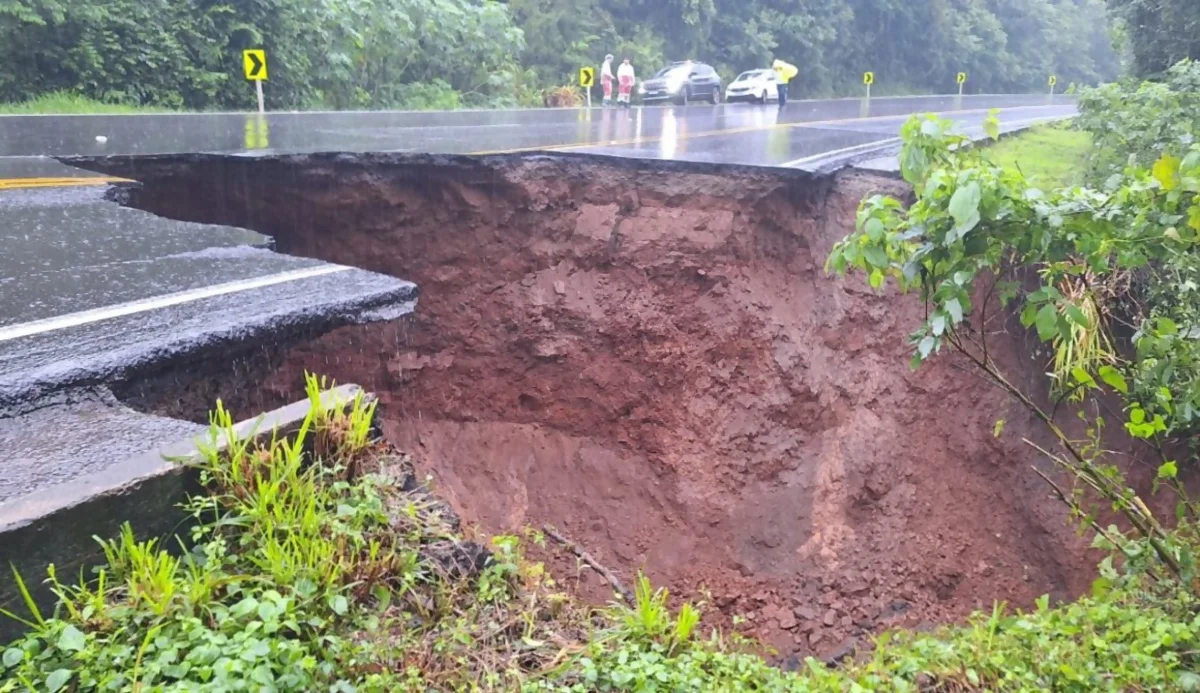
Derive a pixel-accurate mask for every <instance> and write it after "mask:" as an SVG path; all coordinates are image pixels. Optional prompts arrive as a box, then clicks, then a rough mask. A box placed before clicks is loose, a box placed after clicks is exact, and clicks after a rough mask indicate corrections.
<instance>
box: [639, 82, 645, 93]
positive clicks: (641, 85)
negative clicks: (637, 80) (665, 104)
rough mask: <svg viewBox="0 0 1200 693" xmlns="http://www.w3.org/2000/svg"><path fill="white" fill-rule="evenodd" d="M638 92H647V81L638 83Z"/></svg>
mask: <svg viewBox="0 0 1200 693" xmlns="http://www.w3.org/2000/svg"><path fill="white" fill-rule="evenodd" d="M638 93H639V94H645V93H646V83H645V82H643V83H641V84H639V85H638Z"/></svg>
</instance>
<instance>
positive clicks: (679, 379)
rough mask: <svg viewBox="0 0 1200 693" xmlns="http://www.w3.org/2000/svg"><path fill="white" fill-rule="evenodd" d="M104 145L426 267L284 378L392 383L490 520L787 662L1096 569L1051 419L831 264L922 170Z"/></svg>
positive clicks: (425, 468) (387, 386)
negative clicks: (1000, 425)
mask: <svg viewBox="0 0 1200 693" xmlns="http://www.w3.org/2000/svg"><path fill="white" fill-rule="evenodd" d="M104 166H105V167H106V170H110V171H113V172H115V173H119V174H126V175H129V174H133V175H136V176H137V177H138V178H140V179H141V180H143V181H146V182H147V186H146V187H145V188H144V189H143V190H141V191H133V193H132V199H131V204H133V205H135V206H139V207H142V208H144V209H149V210H151V211H154V212H157V213H160V214H164V215H167V216H173V217H177V218H184V219H189V220H194V221H204V222H216V223H230V224H237V225H241V226H248V227H252V228H254V229H257V230H260V231H263V232H265V233H270V234H272V235H274V236H275V238H276V240H277V243H278V250H279V251H280V252H284V253H291V254H296V255H303V256H311V257H319V258H323V259H326V260H330V261H333V262H338V263H343V264H348V265H355V266H358V267H363V268H367V269H370V270H375V271H379V272H385V273H388V274H393V275H396V276H399V277H403V278H406V279H410V280H413V281H415V282H416V283H417V284H418V286H419V287H420V289H421V298H420V303H419V305H418V309H417V311H416V313H415V315H414V316H411V317H409V318H406V319H403V320H399V321H394V322H390V323H381V324H373V325H368V326H359V327H348V328H343V329H341V330H338V331H336V332H333V333H331V334H328V335H325V336H324V337H320V338H317V339H314V340H312V341H309V342H306V343H303V344H299V345H292V346H288V347H286V348H284V347H283V346H280V347H279V348H278V349H277V350H276V352H277V353H273V354H271V355H270V356H269V357H267V356H262V355H261V354H260V356H259V357H257V358H259V361H260V363H258V365H257V366H256V367H260V368H261V367H266V368H267V369H268V370H269V371H270V374H269V376H267V377H266V379H265V381H264V382H262V383H261V386H262V392H263V393H266V394H265V395H263V396H265V397H277V398H278V399H289V398H293V397H294V396H295V393H296V388H297V385H298V384H299V383H300V382H301V375H300V374H301V371H302V370H304V369H310V370H313V371H315V372H318V373H325V374H328V375H329V376H330V377H333V378H336V379H337V380H338V381H340V382H356V383H358V384H360V385H362V386H364V387H366V388H369V389H372V390H374V391H375V392H377V393H378V394H379V395H380V397H381V401H382V416H383V421H384V423H383V428H384V431H385V432H386V435H387V436H388V438H389V439H390V440H391V441H392V442H393V443H395V444H396V445H397V446H399V447H400V448H401V449H404V450H409V451H412V452H413V453H414V455H415V457H416V460H417V464H418V465H419V468H420V470H421V471H422V472H423V473H425V474H429V475H431V476H432V477H433V478H434V479H435V482H436V484H437V487H438V489H439V491H440V492H441V493H442V494H444V495H445V496H446V497H447V498H448V499H449V500H450V502H451V503H452V504H453V506H454V507H455V508H456V509H457V510H458V511H459V512H460V513H461V515H462V516H463V518H464V519H465V520H467V521H468V522H471V523H477V524H478V526H479V527H480V528H481V529H482V530H484V531H486V532H492V533H499V532H515V531H519V530H520V529H521V528H523V527H526V526H541V525H542V524H543V523H549V524H552V525H553V526H555V527H557V528H559V529H560V530H562V531H563V533H565V534H566V535H567V536H569V537H570V538H571V539H573V540H575V541H576V542H578V543H579V544H581V545H582V546H583V547H584V548H586V549H587V550H588V551H590V552H591V553H592V554H593V555H594V556H595V557H596V558H597V559H599V560H600V561H601V562H602V563H604V564H605V565H607V566H608V567H610V568H613V569H614V570H616V571H617V572H618V573H619V574H621V575H622V576H623V577H624V579H626V580H630V579H631V577H632V576H633V574H634V572H635V571H636V570H638V569H639V568H644V569H645V570H646V571H647V573H648V574H649V575H650V576H651V578H652V579H653V580H654V581H655V582H656V583H658V584H662V585H668V586H670V587H671V588H672V591H673V592H674V593H677V594H682V595H683V596H686V597H688V598H693V599H699V598H708V597H711V600H712V602H714V603H715V605H716V606H717V607H719V609H720V612H721V614H724V616H725V619H724V622H725V623H729V617H731V616H732V615H733V614H740V615H741V616H742V617H744V622H741V621H739V626H738V627H739V629H740V630H742V631H743V632H746V633H749V634H752V635H755V636H758V637H760V638H762V639H763V640H764V641H765V642H767V643H769V644H771V645H773V646H774V647H776V648H778V650H779V651H780V652H781V653H783V654H788V653H800V654H808V653H814V654H818V655H828V654H830V653H833V652H836V651H838V650H841V649H843V648H844V647H845V646H846V645H848V644H849V643H852V642H853V639H854V638H856V637H860V636H862V635H863V634H865V633H870V632H876V631H879V630H881V629H883V628H886V627H890V626H894V625H907V626H925V625H928V624H932V623H936V622H941V621H945V620H949V619H954V618H959V617H962V616H963V615H965V614H966V613H968V612H969V611H971V610H973V609H977V608H981V607H982V608H990V606H991V604H992V602H993V600H994V599H1000V600H1007V601H1009V602H1010V603H1015V604H1018V605H1028V604H1030V603H1032V601H1033V600H1034V599H1035V598H1036V597H1037V596H1038V595H1041V594H1044V593H1049V594H1051V595H1052V596H1053V597H1055V598H1067V597H1070V596H1072V595H1075V594H1077V593H1079V592H1081V591H1082V590H1083V589H1085V588H1086V586H1087V584H1088V581H1089V580H1090V577H1091V570H1090V568H1089V566H1090V565H1091V562H1090V561H1089V559H1088V557H1087V556H1085V555H1084V552H1083V549H1082V548H1081V546H1080V544H1079V542H1078V540H1077V539H1076V538H1075V536H1074V534H1073V532H1072V531H1071V529H1070V528H1069V527H1068V526H1067V525H1066V524H1065V523H1064V522H1063V515H1064V513H1063V512H1062V510H1061V509H1060V508H1059V507H1058V506H1057V505H1056V504H1055V502H1054V501H1053V500H1051V499H1050V498H1049V497H1048V496H1047V494H1046V489H1045V488H1043V487H1042V486H1041V485H1040V484H1039V483H1038V482H1037V480H1036V478H1035V477H1034V475H1033V474H1031V473H1030V472H1029V470H1028V466H1029V464H1030V463H1031V462H1032V461H1033V457H1032V456H1031V455H1030V453H1029V451H1028V450H1027V449H1026V448H1025V447H1024V446H1023V445H1022V444H1021V442H1020V440H1021V438H1022V437H1023V436H1030V435H1036V427H1035V426H1034V425H1033V423H1032V422H1031V421H1030V420H1029V419H1028V417H1027V416H1025V415H1024V414H1023V412H1022V411H1021V410H1019V409H1018V408H1017V407H1016V406H1015V405H1013V404H1012V403H1010V402H1009V401H1007V400H1006V399H1005V398H1004V397H1003V396H1001V395H1000V394H999V393H998V392H997V391H995V390H993V389H990V388H989V387H988V386H986V385H985V384H984V383H983V382H982V381H980V380H979V379H977V378H976V377H974V376H973V375H972V374H971V373H970V372H969V371H968V370H966V369H963V368H959V367H957V364H955V363H954V362H953V361H952V360H950V359H942V360H940V361H939V362H937V363H936V364H934V365H933V366H930V367H927V368H924V369H922V370H920V371H919V372H916V373H912V372H910V371H909V369H908V365H907V362H908V348H907V345H906V335H907V333H908V331H909V330H910V329H911V328H912V327H913V326H914V325H915V324H916V321H917V320H918V318H919V316H920V310H921V307H920V306H919V305H918V301H916V300H915V298H913V297H901V296H897V295H895V294H893V293H890V292H889V293H887V294H885V295H876V294H874V293H873V292H871V291H870V290H869V289H867V288H866V286H865V284H864V283H863V282H862V280H861V279H860V278H852V279H850V280H848V281H840V280H835V279H832V278H830V277H828V276H826V274H825V273H824V271H823V268H822V264H823V261H824V258H825V257H826V255H827V253H828V251H829V249H830V247H831V246H832V244H833V243H834V242H835V241H836V240H837V239H839V238H841V237H842V236H843V235H844V234H846V233H847V232H848V231H850V230H851V228H852V225H853V219H854V211H855V207H856V205H857V203H858V201H859V199H861V198H862V196H863V195H864V194H867V193H870V192H874V191H883V192H890V193H896V194H903V189H902V188H901V187H900V184H899V183H897V182H895V181H891V180H888V179H883V178H871V177H865V176H862V175H857V174H853V175H843V176H841V177H840V178H838V179H828V178H826V179H819V178H813V177H811V176H809V175H807V174H804V173H801V172H775V171H767V170H761V169H750V168H730V167H701V166H697V165H668V164H661V163H659V164H655V163H641V162H621V161H607V160H597V159H584V158H564V157H553V158H551V157H544V156H527V157H493V158H488V159H483V160H479V159H475V160H470V159H462V158H429V157H425V158H401V157H393V156H362V157H350V156H309V157H283V158H265V159H259V160H247V159H235V158H221V157H191V158H187V159H170V158H163V159H158V160H151V161H146V160H142V161H139V162H138V164H137V166H136V168H130V166H129V165H128V164H122V163H120V162H112V161H109V162H106V163H105V164H104ZM997 341H1000V342H1002V343H1001V344H1000V345H998V346H996V347H994V348H996V349H999V350H1001V351H1006V352H1007V354H1008V355H1007V357H1006V358H1007V359H1008V360H1009V361H1010V362H1012V363H1014V364H1018V365H1019V364H1020V363H1022V360H1021V359H1020V358H1018V356H1019V354H1021V353H1025V352H1024V349H1025V348H1026V345H1024V344H1021V343H1019V342H1018V338H1017V337H1012V338H1009V339H1008V340H1007V341H1004V340H1001V339H1000V338H997ZM1020 367H1021V368H1023V369H1024V377H1027V378H1033V377H1036V373H1037V369H1036V368H1034V367H1032V366H1030V365H1028V364H1026V365H1023V366H1020ZM222 387H225V388H226V389H227V388H228V384H226V385H220V384H213V385H211V387H208V388H207V389H204V390H203V392H202V393H201V394H202V395H203V396H204V397H206V398H207V397H209V396H212V395H214V394H224V395H225V396H226V399H227V400H228V399H229V397H230V393H228V392H223V391H222V390H221V388H222ZM242 390H243V395H244V391H245V390H246V388H245V386H244V381H243V388H242ZM244 399H245V397H244V396H243V400H244ZM253 404H254V402H247V403H246V405H247V406H251V405H253ZM160 408H161V407H160ZM997 419H1006V420H1007V425H1006V427H1005V430H1004V434H1003V435H1002V436H1001V437H1000V438H999V439H997V438H996V437H994V436H993V425H994V422H995V421H996V420H997ZM555 551H556V550H555V548H554V547H553V546H550V547H548V548H547V550H546V551H545V552H544V553H542V554H541V555H550V554H553V555H555V556H557V558H555V563H554V566H555V567H556V568H557V569H558V571H559V574H560V575H561V576H562V577H563V578H564V579H567V581H568V582H569V583H571V584H572V585H575V586H577V587H578V588H579V589H581V590H582V591H583V592H584V593H585V594H586V595H588V596H590V597H591V598H595V599H600V600H603V599H606V598H609V597H610V596H611V592H610V591H608V589H607V587H606V586H605V585H604V584H603V583H602V581H601V580H600V579H599V578H598V576H595V575H594V574H590V573H589V572H588V571H586V570H583V571H580V570H577V567H576V564H575V562H574V560H573V558H566V557H563V556H562V554H561V553H555ZM576 575H579V576H580V578H579V580H578V581H577V580H576V579H575V576H576ZM718 620H720V618H719V617H718Z"/></svg>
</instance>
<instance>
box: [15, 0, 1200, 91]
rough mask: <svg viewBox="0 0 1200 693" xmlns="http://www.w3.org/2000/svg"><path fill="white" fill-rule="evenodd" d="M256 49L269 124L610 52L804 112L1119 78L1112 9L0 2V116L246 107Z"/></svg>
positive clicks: (670, 2) (420, 0)
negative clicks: (748, 72) (902, 97)
mask: <svg viewBox="0 0 1200 693" xmlns="http://www.w3.org/2000/svg"><path fill="white" fill-rule="evenodd" d="M1115 1H1116V0H1114V2H1115ZM1122 1H1124V0H1122ZM1132 1H1133V0H1130V2H1132ZM1137 1H1138V2H1142V3H1152V2H1158V3H1167V2H1170V1H1174V2H1176V3H1177V4H1179V5H1180V7H1182V6H1183V5H1184V4H1187V3H1188V2H1189V1H1190V0H1137ZM1181 11H1182V10H1181ZM1129 33H1130V35H1133V34H1134V32H1129ZM1191 33H1192V35H1194V34H1195V32H1191ZM1192 40H1193V41H1194V40H1195V39H1194V38H1192ZM1134 44H1135V47H1136V46H1137V45H1138V44H1137V43H1136V41H1135V42H1134ZM258 46H262V47H265V48H266V49H267V51H268V53H269V60H270V74H271V80H270V83H269V85H268V92H267V93H268V101H269V104H270V106H271V107H273V108H314V107H326V108H386V107H442V108H450V107H457V106H476V105H501V106H502V105H515V104H523V105H534V104H540V102H541V90H543V89H545V88H547V87H551V86H555V85H562V84H566V83H569V82H570V81H571V80H572V79H573V78H574V75H575V74H576V71H577V69H578V68H579V67H580V66H582V65H585V64H590V65H595V64H597V63H599V61H600V59H601V58H602V56H603V55H604V54H605V53H615V54H620V55H621V56H622V57H625V56H628V57H630V58H632V59H633V61H634V63H635V64H636V65H637V66H638V67H639V69H640V70H641V72H642V74H646V73H647V72H649V71H651V70H654V69H656V68H657V67H658V66H659V65H660V63H662V62H663V61H666V60H678V59H683V58H694V59H701V60H706V61H709V62H711V63H712V64H714V65H715V66H717V67H718V69H719V70H720V71H721V72H722V73H723V74H724V75H725V76H726V78H729V77H732V76H733V75H734V74H736V73H737V72H740V71H742V70H745V69H749V68H754V67H762V66H765V65H767V64H769V63H770V59H771V58H772V57H773V56H776V55H778V56H780V57H783V58H785V59H787V60H788V61H789V62H792V63H795V64H796V65H798V66H800V67H801V74H800V77H799V78H798V82H797V83H796V84H795V85H794V87H793V89H794V91H795V92H796V93H798V94H801V95H809V96H820V95H831V94H839V93H840V94H845V93H851V92H853V91H854V90H855V89H856V88H857V87H858V84H859V81H860V76H861V73H862V72H863V71H865V70H873V71H874V72H875V73H876V75H877V83H876V84H877V86H876V90H877V92H879V93H888V92H893V93H901V92H904V93H909V92H918V93H919V92H946V91H950V90H952V89H953V88H954V74H955V73H956V72H958V71H966V72H969V73H970V75H971V79H970V82H969V83H968V90H969V91H990V92H1014V91H1030V90H1036V89H1041V88H1043V87H1044V86H1045V84H1046V77H1047V76H1048V75H1049V74H1051V73H1054V74H1057V75H1058V76H1059V79H1060V81H1061V82H1062V83H1063V84H1064V85H1065V84H1067V83H1070V82H1078V83H1095V82H1099V81H1103V80H1107V79H1111V78H1113V77H1115V76H1116V74H1117V71H1118V67H1119V64H1118V59H1117V57H1116V54H1115V53H1114V52H1113V50H1112V47H1111V42H1110V39H1109V36H1108V24H1107V20H1106V16H1105V7H1104V0H506V1H502V0H0V65H2V66H3V67H2V68H0V99H3V100H7V101H19V100H23V99H27V98H30V97H34V96H37V95H39V94H43V93H46V92H49V91H54V90H69V91H74V92H79V93H82V94H84V95H86V96H90V97H92V98H98V99H101V100H106V101H121V102H129V103H138V104H154V105H160V106H168V107H186V108H239V107H246V106H249V105H251V104H252V103H253V90H252V89H249V88H248V87H247V85H246V84H245V82H244V81H243V80H242V78H241V74H240V72H241V59H240V53H241V51H242V49H244V48H247V47H258ZM1164 50H1166V49H1164ZM1171 50H1173V49H1171Z"/></svg>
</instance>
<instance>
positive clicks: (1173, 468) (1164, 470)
mask: <svg viewBox="0 0 1200 693" xmlns="http://www.w3.org/2000/svg"><path fill="white" fill-rule="evenodd" d="M1178 475H1179V466H1178V465H1176V464H1175V463H1174V462H1164V463H1163V464H1162V466H1160V467H1159V468H1158V478H1159V479H1174V478H1175V477H1176V476H1178Z"/></svg>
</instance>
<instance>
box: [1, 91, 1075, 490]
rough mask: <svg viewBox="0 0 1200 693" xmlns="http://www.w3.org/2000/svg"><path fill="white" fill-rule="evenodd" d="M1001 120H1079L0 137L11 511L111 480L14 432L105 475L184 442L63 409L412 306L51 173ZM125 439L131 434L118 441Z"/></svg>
mask: <svg viewBox="0 0 1200 693" xmlns="http://www.w3.org/2000/svg"><path fill="white" fill-rule="evenodd" d="M996 107H998V108H1002V109H1004V110H1003V111H1002V112H1001V119H1002V121H1004V122H1007V123H1010V124H1011V123H1027V122H1032V121H1036V120H1039V119H1050V118H1061V117H1065V116H1069V115H1071V114H1072V113H1073V112H1074V106H1073V105H1072V104H1070V103H1062V104H1056V105H1049V104H1047V103H1046V97H1045V96H1024V97H1011V96H1010V97H966V98H965V99H963V100H962V101H961V102H960V101H958V100H956V99H954V98H952V97H944V98H928V99H875V100H873V101H872V102H871V104H870V107H869V108H867V107H866V105H865V104H863V103H862V102H860V101H856V100H840V101H823V102H804V101H798V102H792V103H791V104H789V106H788V107H787V108H786V109H783V110H780V109H778V108H776V107H774V106H754V105H741V104H739V105H722V106H691V107H687V108H683V107H665V108H634V109H630V110H618V109H593V110H546V109H541V110H525V111H487V112H454V113H435V114H429V113H304V114H282V113H272V114H269V115H267V116H265V117H261V116H258V115H245V114H201V115H161V116H160V115H146V116H73V117H24V116H3V117H0V248H2V249H3V252H0V424H4V425H0V456H3V457H5V458H6V459H8V460H9V461H10V464H21V462H20V460H25V463H24V464H25V465H26V472H25V473H19V474H18V473H14V474H12V475H11V478H12V479H14V480H16V479H19V480H20V481H18V482H14V483H15V486H13V487H12V488H7V489H6V488H3V485H0V502H2V501H3V500H4V498H5V497H10V496H13V495H19V494H20V493H22V492H23V491H24V490H27V489H29V488H32V487H34V486H36V485H37V484H39V483H43V482H46V481H48V480H61V479H63V478H69V477H70V475H71V473H72V471H71V470H72V469H76V468H84V467H89V468H92V467H95V466H96V465H97V464H100V465H102V464H103V463H104V461H103V460H100V461H95V460H93V461H91V462H86V463H85V462H84V461H83V458H84V457H86V456H87V455H86V454H85V453H83V452H80V451H79V450H78V449H77V448H79V447H80V446H79V445H74V444H72V445H71V446H68V447H70V448H71V453H70V455H67V456H66V457H68V458H70V460H75V462H72V461H67V462H64V461H63V460H64V455H51V456H50V457H51V458H53V459H46V456H45V455H42V456H39V455H37V454H34V452H33V451H31V450H30V449H29V441H30V440H34V438H31V437H22V436H16V435H14V434H12V432H13V431H19V430H21V428H22V426H24V423H21V422H22V421H27V422H28V423H29V425H30V426H35V427H40V428H39V430H42V431H43V433H45V432H46V431H47V428H46V426H47V425H46V424H45V422H46V421H54V422H55V423H54V425H53V427H54V428H58V429H60V430H64V431H65V430H72V431H76V432H78V431H89V433H87V434H82V439H84V440H91V441H93V443H94V444H93V445H92V448H93V449H97V447H99V448H101V449H104V450H105V452H104V454H107V455H110V456H111V455H112V451H113V450H126V449H127V448H129V445H130V444H129V443H128V442H127V441H128V440H132V439H134V438H137V439H146V438H148V437H150V438H152V437H153V435H151V434H149V433H148V431H152V430H157V431H160V432H161V433H162V434H163V435H171V434H173V433H174V432H176V431H177V430H182V429H178V427H177V426H175V425H174V424H171V423H167V422H158V421H151V420H149V419H140V420H139V421H137V422H132V420H131V419H130V418H129V414H130V413H129V412H127V411H123V412H117V411H115V410H112V409H111V407H112V406H113V405H112V403H111V402H109V401H108V400H107V399H105V397H104V396H103V392H102V391H100V392H99V394H96V391H94V390H84V391H83V392H87V393H89V394H87V395H86V396H80V397H75V398H74V399H71V400H70V401H67V402H63V401H61V398H62V396H63V394H62V393H64V392H75V391H77V390H75V389H74V388H81V387H82V388H95V387H96V386H100V385H103V384H104V383H110V382H114V381H117V380H121V379H123V378H127V377H130V376H135V377H136V375H137V374H138V373H140V372H144V371H145V370H148V369H153V368H155V367H158V366H161V364H163V363H167V362H173V361H175V360H177V359H180V358H182V357H184V356H186V355H190V354H194V353H196V352H197V351H198V350H204V349H221V348H224V347H225V346H226V345H229V344H233V343H236V342H239V341H244V340H248V339H259V338H262V337H261V336H262V335H274V334H281V333H284V332H287V331H289V330H312V329H320V328H322V327H328V326H332V325H335V324H344V323H347V322H354V321H361V320H369V319H375V318H379V317H382V316H389V315H399V314H402V313H403V312H405V311H408V310H411V309H412V307H413V304H414V301H415V299H416V291H415V288H414V287H413V286H412V285H411V284H409V283H407V282H404V281H401V280H398V279H394V278H391V277H384V276H380V275H375V274H371V273H368V272H363V271H360V270H356V269H352V268H346V267H339V266H334V265H329V264H326V263H321V262H318V261H313V260H306V259H300V258H292V257H285V256H280V255H276V254H273V253H271V252H270V250H269V243H270V239H268V238H265V237H263V236H260V235H258V234H255V233H252V232H249V231H245V230H241V229H232V228H227V227H213V226H203V225H198V224H187V223H181V222H174V221H168V220H165V219H161V218H158V217H155V216H153V215H150V214H146V213H143V212H139V211H136V210H130V209H125V208H122V207H120V206H119V205H117V204H115V203H113V202H111V201H108V200H107V199H106V197H105V192H106V187H107V186H106V185H105V184H106V183H107V182H109V181H110V180H111V179H104V178H100V177H98V176H96V175H95V174H91V173H87V172H83V171H80V170H77V169H73V168H70V167H67V166H64V165H62V164H60V163H58V162H57V161H56V160H54V159H53V158H52V157H56V156H71V155H103V154H151V153H155V154H161V153H182V152H225V153H230V154H235V155H241V156H254V155H255V154H256V153H259V152H282V151H286V152H314V151H391V152H438V153H496V152H503V151H535V150H558V151H565V150H569V151H574V152H589V153H595V154H605V155H614V156H631V157H645V158H659V159H675V160H688V161H701V162H722V163H742V164H752V165H765V166H794V167H819V166H820V165H821V164H822V163H823V162H826V161H828V160H829V159H830V156H844V155H848V154H855V153H859V152H861V153H864V154H865V153H869V152H872V151H875V150H877V149H878V148H879V147H880V146H882V145H887V144H888V143H889V142H894V141H895V137H896V135H897V134H898V132H899V128H900V126H901V124H902V123H903V122H904V120H905V119H906V118H907V116H908V115H909V114H911V113H913V112H923V111H934V112H941V113H943V114H946V115H948V116H951V117H953V118H955V119H956V120H958V121H960V122H961V123H962V125H963V127H964V128H967V129H972V128H974V129H978V128H979V127H980V125H981V123H982V120H983V118H984V117H985V116H986V109H988V108H996ZM98 136H99V137H100V138H101V139H97V137H98ZM39 412H40V413H39ZM16 417H19V418H16ZM6 419H7V421H6ZM116 420H125V421H131V423H130V424H129V425H128V426H125V427H122V426H117V425H113V424H112V421H116ZM39 421H40V422H42V423H40V424H39V423H38V422H39ZM104 422H108V423H104ZM106 430H107V431H109V432H110V433H105V432H103V431H106ZM122 430H124V431H125V433H123V434H120V435H117V433H118V432H120V431H122ZM129 430H137V431H139V434H138V435H136V436H133V435H130V434H129V433H128V431H129ZM5 431H8V434H6V433H5ZM106 436H107V438H106ZM114 436H116V437H115V438H114ZM122 436H123V437H122ZM54 437H55V436H54V435H52V434H51V435H49V436H48V437H47V436H46V435H42V436H41V437H39V438H36V440H38V441H43V442H46V441H50V440H52V439H54ZM109 439H111V440H109ZM17 440H23V441H25V442H24V443H23V444H24V446H25V448H24V449H15V447H14V446H16V445H17V443H16V442H15V441H17ZM99 440H109V443H106V444H105V445H107V446H108V447H105V445H99V446H97V444H95V443H96V442H97V441H99ZM46 444H48V443H46ZM41 445H42V444H41V443H39V446H41ZM35 447H37V446H35ZM55 460H58V461H57V462H56V461H55ZM113 461H116V460H113ZM63 464H66V466H65V467H64V466H63ZM72 465H75V466H72ZM39 480H41V481H39Z"/></svg>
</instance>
